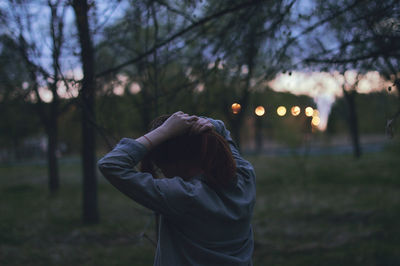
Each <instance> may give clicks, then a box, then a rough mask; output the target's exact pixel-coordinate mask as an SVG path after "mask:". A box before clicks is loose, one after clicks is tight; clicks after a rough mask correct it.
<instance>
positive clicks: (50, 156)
mask: <svg viewBox="0 0 400 266" xmlns="http://www.w3.org/2000/svg"><path fill="white" fill-rule="evenodd" d="M46 133H47V162H48V175H49V177H48V178H49V179H48V182H49V184H48V185H49V190H50V193H51V194H55V193H56V192H57V191H58V189H59V187H60V182H59V173H58V159H57V143H58V128H57V114H54V113H53V112H52V113H51V114H50V119H49V121H48V124H47V125H46Z"/></svg>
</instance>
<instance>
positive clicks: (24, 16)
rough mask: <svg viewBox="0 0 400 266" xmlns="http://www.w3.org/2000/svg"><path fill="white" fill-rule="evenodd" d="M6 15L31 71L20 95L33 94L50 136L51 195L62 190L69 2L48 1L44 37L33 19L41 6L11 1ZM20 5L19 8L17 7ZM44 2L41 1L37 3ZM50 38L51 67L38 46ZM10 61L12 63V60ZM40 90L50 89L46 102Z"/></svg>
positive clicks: (10, 35) (22, 56)
mask: <svg viewBox="0 0 400 266" xmlns="http://www.w3.org/2000/svg"><path fill="white" fill-rule="evenodd" d="M7 4H8V5H9V7H10V8H9V9H8V13H7V16H4V17H2V23H3V24H4V25H7V27H6V29H7V30H6V34H7V35H8V36H9V38H11V40H12V41H11V42H12V43H13V45H15V47H16V48H17V51H18V53H19V55H20V57H21V58H22V59H23V63H24V65H25V67H26V69H27V70H28V74H29V87H28V89H26V90H25V92H24V94H23V95H21V96H22V97H23V98H24V99H25V100H26V101H31V98H30V97H32V96H33V95H34V102H35V107H36V108H35V109H36V110H37V113H38V115H39V117H40V119H41V122H42V124H43V126H44V129H45V132H46V135H47V160H48V171H49V173H48V176H49V179H48V180H49V189H50V192H51V193H52V194H54V193H55V192H57V191H58V189H59V169H58V159H57V156H58V155H57V153H58V119H59V117H60V116H61V115H62V114H63V113H64V112H65V111H66V110H68V107H69V106H70V104H71V102H68V103H64V102H65V101H63V102H62V101H60V95H59V92H58V90H57V89H58V86H59V85H61V83H62V82H63V80H62V73H61V63H60V60H61V57H62V52H63V49H64V47H63V43H64V41H65V39H64V22H65V14H66V13H65V12H66V9H67V4H66V3H64V4H63V3H60V2H59V1H55V2H53V1H50V0H49V1H47V3H46V4H45V5H43V6H42V7H43V8H47V9H48V10H49V13H50V15H49V17H48V19H49V20H48V24H47V26H48V27H47V28H46V29H44V31H43V32H41V34H45V33H48V34H49V35H48V36H46V35H45V37H42V36H39V35H40V34H39V35H35V34H34V32H35V31H34V30H33V25H36V26H37V24H34V23H33V21H34V20H35V19H36V18H37V16H39V13H38V12H39V9H37V8H36V9H33V10H32V9H31V8H30V6H29V5H30V4H31V3H30V2H25V1H21V2H18V3H15V1H8V2H7ZM15 5H17V7H15ZM38 5H42V4H38ZM43 39H48V40H50V45H49V48H50V49H49V51H50V57H51V61H50V62H51V63H50V67H47V64H46V63H44V62H43V53H42V51H41V49H40V48H39V47H41V46H44V45H45V40H43ZM10 63H11V62H10ZM41 91H48V92H49V93H50V95H51V97H50V99H47V102H45V100H44V99H43V95H42V94H41Z"/></svg>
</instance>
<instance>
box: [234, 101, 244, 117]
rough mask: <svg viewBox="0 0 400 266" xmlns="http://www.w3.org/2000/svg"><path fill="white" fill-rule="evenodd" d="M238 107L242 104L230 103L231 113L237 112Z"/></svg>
mask: <svg viewBox="0 0 400 266" xmlns="http://www.w3.org/2000/svg"><path fill="white" fill-rule="evenodd" d="M240 109H242V106H240V104H238V103H234V104H232V113H233V114H235V115H236V114H238V113H239V112H240Z"/></svg>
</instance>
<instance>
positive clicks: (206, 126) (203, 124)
mask: <svg viewBox="0 0 400 266" xmlns="http://www.w3.org/2000/svg"><path fill="white" fill-rule="evenodd" d="M213 128H214V125H213V124H212V123H211V122H210V121H209V120H208V119H207V118H203V117H198V118H197V120H196V121H194V122H193V123H192V126H191V128H190V131H189V132H190V134H200V133H202V132H205V131H208V130H211V129H213Z"/></svg>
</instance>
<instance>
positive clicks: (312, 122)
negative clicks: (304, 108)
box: [311, 116, 321, 127]
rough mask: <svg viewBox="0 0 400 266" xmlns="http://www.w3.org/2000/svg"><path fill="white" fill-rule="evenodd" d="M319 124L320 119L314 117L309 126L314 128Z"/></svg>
mask: <svg viewBox="0 0 400 266" xmlns="http://www.w3.org/2000/svg"><path fill="white" fill-rule="evenodd" d="M320 122H321V119H320V118H319V117H318V116H314V117H313V119H312V120H311V124H312V125H313V126H316V127H317V126H318V125H319V123H320Z"/></svg>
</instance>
